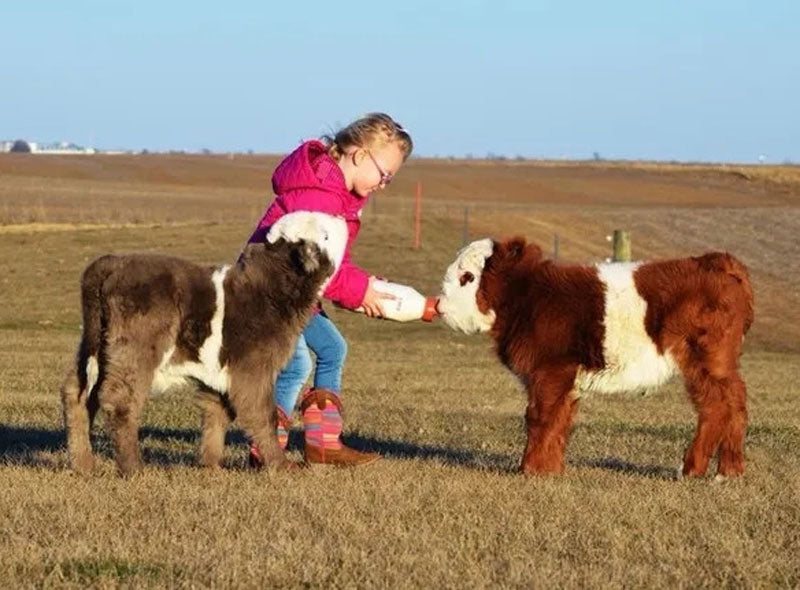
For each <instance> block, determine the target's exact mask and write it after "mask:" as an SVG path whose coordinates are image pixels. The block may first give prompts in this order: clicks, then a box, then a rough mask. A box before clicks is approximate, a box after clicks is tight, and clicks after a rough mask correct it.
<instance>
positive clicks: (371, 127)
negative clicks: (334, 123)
mask: <svg viewBox="0 0 800 590" xmlns="http://www.w3.org/2000/svg"><path fill="white" fill-rule="evenodd" d="M322 141H324V142H325V143H326V144H327V146H328V154H329V155H330V156H331V157H332V158H333V159H334V160H338V159H339V158H340V157H341V156H342V155H344V154H345V153H347V152H348V150H350V149H351V148H354V147H356V148H373V147H378V146H383V145H386V144H389V143H397V145H398V147H399V148H400V151H401V152H402V154H403V161H405V160H406V158H408V156H409V155H411V150H413V149H414V142H412V141H411V136H410V135H409V134H408V131H406V130H405V129H403V127H402V125H400V124H399V123H398V122H397V121H395V120H394V119H392V118H391V117H390V116H389V115H387V114H386V113H368V114H366V115H364V116H363V117H361V118H360V119H356V120H355V121H353V122H352V123H350V124H349V125H348V126H347V127H343V128H342V129H340V130H339V131H337V132H336V133H335V134H333V135H324V136H323V137H322Z"/></svg>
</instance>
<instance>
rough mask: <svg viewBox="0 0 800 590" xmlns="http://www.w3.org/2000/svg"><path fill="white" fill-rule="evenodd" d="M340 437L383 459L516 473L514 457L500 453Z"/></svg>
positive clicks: (358, 448)
mask: <svg viewBox="0 0 800 590" xmlns="http://www.w3.org/2000/svg"><path fill="white" fill-rule="evenodd" d="M342 438H343V440H344V442H345V444H347V445H348V446H350V447H353V448H354V449H357V450H359V451H371V452H375V453H380V454H381V455H383V456H384V457H392V458H396V459H422V460H424V461H437V462H439V463H442V464H444V465H450V466H453V467H466V468H468V469H480V470H489V471H499V472H503V473H510V472H515V471H516V470H517V463H516V458H512V457H510V456H509V455H506V454H501V453H490V452H486V451H480V450H472V449H454V448H450V447H442V446H437V445H424V444H416V443H410V442H406V441H402V440H391V439H383V438H376V437H370V436H363V435H359V434H351V435H348V436H343V437H342Z"/></svg>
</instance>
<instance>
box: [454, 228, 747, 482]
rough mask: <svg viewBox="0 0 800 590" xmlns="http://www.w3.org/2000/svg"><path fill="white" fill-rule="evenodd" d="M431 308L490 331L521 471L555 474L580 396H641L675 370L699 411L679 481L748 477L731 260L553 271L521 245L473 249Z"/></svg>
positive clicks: (740, 328)
mask: <svg viewBox="0 0 800 590" xmlns="http://www.w3.org/2000/svg"><path fill="white" fill-rule="evenodd" d="M438 307H439V311H440V312H441V314H442V318H443V319H444V321H445V322H446V323H447V324H448V325H449V326H450V327H452V328H454V329H456V330H461V331H463V332H466V333H476V332H489V333H490V334H491V335H492V337H493V339H494V341H495V348H496V351H497V354H498V356H499V357H500V360H501V361H502V362H503V364H504V365H505V366H506V367H508V368H509V369H510V370H511V371H512V372H513V373H514V374H515V375H517V376H518V377H519V379H520V380H521V381H522V384H523V385H524V387H525V388H526V390H527V393H528V408H527V412H526V423H527V430H528V443H527V447H526V449H525V454H524V456H523V458H522V465H521V469H522V471H524V472H525V473H539V472H560V471H562V470H563V469H564V448H565V447H566V442H567V438H568V436H569V430H570V427H571V424H572V420H573V417H574V414H575V411H576V410H577V406H578V404H577V402H578V399H579V398H580V396H581V392H583V393H613V392H625V391H639V390H642V389H643V388H647V387H652V386H656V385H659V384H661V383H664V382H665V381H667V380H668V379H669V378H670V377H672V376H673V375H675V374H678V373H681V374H682V375H683V379H684V381H685V384H686V389H687V391H688V393H689V396H690V398H691V400H692V402H693V403H694V406H695V408H696V410H697V412H698V415H699V418H698V425H697V431H696V433H695V437H694V441H693V442H692V445H691V446H690V447H689V449H688V450H687V451H686V454H685V456H684V461H683V474H684V475H689V476H699V475H704V474H705V472H706V470H707V468H708V463H709V460H710V459H711V457H712V456H713V455H714V454H715V453H716V452H717V451H719V468H718V472H719V474H720V475H723V476H728V475H739V474H741V473H742V472H743V471H744V452H743V446H744V435H745V428H746V425H747V399H746V398H747V393H746V388H745V383H744V380H743V379H742V377H741V375H740V374H739V369H738V363H739V356H740V354H741V347H742V340H743V337H744V334H745V333H746V332H747V330H748V328H749V327H750V324H751V323H752V322H753V292H752V289H751V287H750V281H749V278H748V274H747V269H746V268H745V266H744V265H743V264H742V263H741V262H739V261H738V260H737V259H736V258H734V257H733V256H731V255H730V254H727V253H716V252H715V253H710V254H705V255H703V256H697V257H692V258H683V259H678V260H667V261H661V262H649V263H610V264H600V265H598V266H594V267H588V266H586V267H585V266H560V265H557V264H554V263H553V262H551V261H549V260H543V259H542V251H541V249H540V248H539V247H538V246H536V245H535V244H527V243H526V242H525V240H524V239H522V238H514V239H511V240H506V241H503V242H495V241H492V240H490V239H484V240H479V241H476V242H473V243H472V244H469V245H468V246H466V247H465V248H463V249H462V250H461V251H460V252H459V253H458V257H457V258H456V260H455V262H453V264H451V265H450V267H449V268H448V269H447V273H446V275H445V278H444V282H443V285H442V295H441V297H440V299H439V305H438Z"/></svg>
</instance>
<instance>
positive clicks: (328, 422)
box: [300, 389, 381, 467]
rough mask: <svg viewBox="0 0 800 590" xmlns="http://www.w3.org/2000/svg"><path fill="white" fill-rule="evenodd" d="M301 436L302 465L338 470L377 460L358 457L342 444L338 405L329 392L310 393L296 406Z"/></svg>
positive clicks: (372, 455)
mask: <svg viewBox="0 0 800 590" xmlns="http://www.w3.org/2000/svg"><path fill="white" fill-rule="evenodd" d="M300 413H301V414H302V415H303V432H304V434H305V442H306V445H305V459H306V463H315V464H319V463H322V464H325V465H337V466H340V467H346V466H356V465H366V464H367V463H372V462H373V461H377V460H378V459H380V458H381V456H380V455H379V454H378V453H362V452H361V451H356V450H355V449H351V448H350V447H347V446H345V445H344V443H342V439H341V434H342V402H341V400H340V399H339V396H338V395H336V394H335V393H334V392H332V391H331V390H329V389H312V390H311V391H309V392H308V393H306V395H305V396H304V397H303V399H302V401H301V402H300Z"/></svg>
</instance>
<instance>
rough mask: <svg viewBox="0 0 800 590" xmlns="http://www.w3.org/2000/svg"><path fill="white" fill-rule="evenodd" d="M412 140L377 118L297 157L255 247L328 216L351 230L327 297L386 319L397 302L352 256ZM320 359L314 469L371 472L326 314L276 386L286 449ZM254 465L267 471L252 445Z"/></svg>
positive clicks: (311, 449) (303, 338)
mask: <svg viewBox="0 0 800 590" xmlns="http://www.w3.org/2000/svg"><path fill="white" fill-rule="evenodd" d="M412 148H413V143H412V141H411V137H410V136H409V134H408V132H407V131H406V130H405V129H403V128H402V127H401V126H400V125H399V124H398V123H396V122H395V121H394V120H393V119H392V118H391V117H390V116H389V115H386V114H383V113H370V114H368V115H366V116H364V117H362V118H361V119H358V120H356V121H354V122H352V123H350V124H349V125H348V126H347V127H345V128H344V129H341V130H340V131H339V132H337V133H336V134H335V135H334V136H333V137H330V136H326V137H323V138H322V141H316V140H312V141H307V142H305V143H303V144H302V145H301V146H300V147H298V148H297V149H296V150H295V151H294V152H292V153H291V154H289V155H288V156H287V157H286V158H285V159H284V160H283V161H282V162H281V163H280V164H279V165H278V167H277V169H276V170H275V173H274V174H273V176H272V189H273V191H274V192H275V195H276V196H275V199H274V200H273V201H272V203H271V204H270V205H269V207H268V208H267V211H266V213H264V216H263V217H262V218H261V221H259V222H258V227H257V228H256V230H255V232H253V235H252V236H251V237H250V240H249V241H250V242H262V241H264V239H265V236H266V234H267V232H268V231H269V228H270V226H271V225H272V224H273V223H275V222H276V221H277V220H278V219H279V218H280V217H281V216H282V215H285V214H286V213H290V212H292V211H320V212H323V213H329V214H332V215H338V216H341V217H343V218H344V219H345V221H346V222H347V230H348V241H347V247H346V250H345V254H344V258H343V260H342V264H341V266H340V268H339V270H338V272H337V273H336V274H335V275H334V276H333V278H332V279H331V281H330V282H329V283H328V286H327V288H326V289H325V292H324V293H323V296H324V297H326V298H327V299H330V300H332V301H335V302H336V303H338V304H339V305H341V306H342V307H345V308H348V309H355V308H357V307H359V306H360V307H362V308H363V309H364V312H365V314H366V315H367V316H369V317H380V316H381V315H383V312H382V310H381V303H380V300H381V299H382V298H387V299H392V297H391V296H387V295H386V294H382V293H379V292H377V291H376V290H375V289H374V288H373V281H374V280H375V277H374V276H371V275H369V274H368V273H367V272H365V271H364V270H362V269H360V268H359V267H358V266H356V265H355V264H353V262H352V261H351V260H350V249H351V247H352V244H353V241H354V240H355V239H356V236H357V235H358V231H359V228H360V226H361V210H362V209H363V208H364V205H366V203H367V199H368V198H369V196H370V194H371V193H372V192H373V191H376V190H380V189H382V188H385V187H386V185H388V184H389V183H390V182H391V181H392V178H393V177H394V175H395V174H396V173H397V171H398V170H399V169H400V166H402V164H403V162H405V160H406V159H407V158H408V156H409V154H411V150H412ZM309 350H311V351H313V352H314V354H315V355H316V357H317V368H316V371H315V373H314V387H313V388H312V389H310V390H308V391H307V392H306V393H305V395H304V396H303V399H302V400H300V412H301V414H302V417H303V430H304V435H305V460H306V462H307V463H328V464H334V465H363V464H366V463H371V462H372V461H376V460H377V459H379V458H380V455H378V454H377V453H362V452H359V451H356V450H355V449H351V448H349V447H347V446H345V445H344V444H343V443H342V441H341V438H340V435H341V432H342V418H341V409H342V403H341V399H340V396H341V386H342V367H343V365H344V360H345V356H346V355H347V342H346V341H345V339H344V338H343V337H342V335H341V333H340V332H339V330H338V329H337V328H336V326H335V325H334V323H333V322H332V321H331V319H330V318H329V317H328V316H327V315H326V314H325V312H324V311H322V309H321V308H320V309H319V310H318V311H317V313H316V314H315V315H314V316H313V317H312V319H311V321H310V322H309V323H308V325H307V326H306V328H305V330H304V331H303V333H302V334H301V335H300V337H299V338H298V339H297V346H296V347H295V351H294V355H293V356H292V358H291V360H290V361H289V364H288V365H286V367H284V369H283V370H282V371H281V373H280V374H279V375H278V379H277V381H276V383H275V404H276V406H277V414H278V416H277V434H278V442H279V443H280V445H281V447H282V448H286V443H287V440H288V432H289V428H290V425H291V419H290V416H291V415H292V412H293V411H294V407H295V404H296V402H297V398H298V396H299V394H300V389H301V388H302V387H303V384H304V383H305V381H306V379H307V378H308V376H309V374H310V373H311V369H312V364H311V355H310V354H309ZM250 463H251V465H253V466H260V465H261V464H262V461H261V457H260V455H259V452H258V449H257V448H256V447H255V446H253V445H251V447H250Z"/></svg>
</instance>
